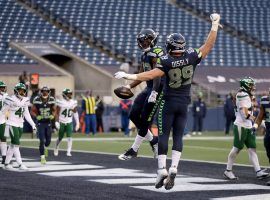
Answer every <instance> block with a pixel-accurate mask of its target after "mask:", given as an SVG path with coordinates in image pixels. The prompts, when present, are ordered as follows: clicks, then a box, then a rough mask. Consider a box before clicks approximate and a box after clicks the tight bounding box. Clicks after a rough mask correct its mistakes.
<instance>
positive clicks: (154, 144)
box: [149, 136, 158, 158]
mask: <svg viewBox="0 0 270 200" xmlns="http://www.w3.org/2000/svg"><path fill="white" fill-rule="evenodd" d="M149 143H150V145H151V148H152V151H153V153H154V158H157V157H158V137H156V136H154V138H153V140H152V141H150V142H149Z"/></svg>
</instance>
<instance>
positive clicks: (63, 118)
mask: <svg viewBox="0 0 270 200" xmlns="http://www.w3.org/2000/svg"><path fill="white" fill-rule="evenodd" d="M77 104H78V103H77V101H76V100H73V99H70V100H69V101H67V100H65V99H61V100H57V101H56V105H57V106H59V107H60V112H59V122H61V123H65V124H67V123H71V122H72V117H73V110H74V108H76V107H77Z"/></svg>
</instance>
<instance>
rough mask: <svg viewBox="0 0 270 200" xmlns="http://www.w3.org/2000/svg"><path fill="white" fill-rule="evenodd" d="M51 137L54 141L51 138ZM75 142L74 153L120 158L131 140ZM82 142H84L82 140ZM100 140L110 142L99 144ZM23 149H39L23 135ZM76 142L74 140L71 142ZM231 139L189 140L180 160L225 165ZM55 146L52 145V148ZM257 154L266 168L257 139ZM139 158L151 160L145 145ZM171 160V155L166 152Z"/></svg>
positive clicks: (243, 156) (211, 135) (215, 135)
mask: <svg viewBox="0 0 270 200" xmlns="http://www.w3.org/2000/svg"><path fill="white" fill-rule="evenodd" d="M54 137H56V136H55V135H54ZM74 138H78V139H80V141H74V142H73V149H74V150H84V151H96V152H109V153H116V154H120V153H123V152H124V151H125V150H127V149H128V148H129V147H130V146H131V145H132V143H133V140H134V137H129V138H126V137H124V136H123V133H102V134H97V135H95V136H92V135H91V136H88V137H87V136H85V135H84V134H78V133H77V134H74ZM84 138H86V139H85V140H84ZM92 138H97V139H99V140H98V141H89V140H91V139H92ZM102 138H105V139H107V138H113V139H112V140H110V141H108V140H107V141H106V140H102ZM23 139H26V140H27V141H22V142H21V144H22V146H28V147H30V146H31V147H38V142H37V141H32V140H31V139H30V134H24V136H23ZM74 140H75V139H74ZM232 140H233V139H232V137H224V135H223V133H222V132H208V133H205V134H204V135H203V136H200V137H199V136H192V137H190V138H185V139H184V150H183V153H182V158H183V159H192V160H204V161H214V162H223V163H226V162H227V156H228V153H229V152H230V149H231V147H232ZM54 145H55V142H52V144H51V146H50V147H51V148H53V147H54ZM169 145H170V146H169V149H171V145H172V141H171V140H170V142H169ZM60 148H66V142H62V144H61V146H60ZM257 154H258V157H259V160H260V164H261V165H262V166H268V165H269V163H268V159H267V157H266V153H265V150H264V147H263V139H262V138H261V137H260V138H258V139H257ZM139 155H145V156H152V155H153V154H152V152H151V148H150V145H149V143H148V142H144V143H143V144H142V146H141V148H140V150H139ZM169 156H170V151H169ZM236 162H237V163H239V164H249V159H248V154H247V151H246V150H243V151H242V152H241V153H240V155H239V156H238V157H237V160H236Z"/></svg>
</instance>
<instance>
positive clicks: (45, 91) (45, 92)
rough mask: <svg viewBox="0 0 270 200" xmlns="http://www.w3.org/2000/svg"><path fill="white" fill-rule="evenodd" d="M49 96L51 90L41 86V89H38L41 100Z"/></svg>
mask: <svg viewBox="0 0 270 200" xmlns="http://www.w3.org/2000/svg"><path fill="white" fill-rule="evenodd" d="M50 94H51V90H50V88H48V87H47V86H43V87H42V88H41V89H40V96H41V97H42V98H43V99H47V98H48V97H49V96H50Z"/></svg>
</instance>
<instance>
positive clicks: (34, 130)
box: [32, 126, 37, 134]
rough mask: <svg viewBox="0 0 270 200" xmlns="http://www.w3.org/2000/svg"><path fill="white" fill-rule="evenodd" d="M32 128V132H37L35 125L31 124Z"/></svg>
mask: <svg viewBox="0 0 270 200" xmlns="http://www.w3.org/2000/svg"><path fill="white" fill-rule="evenodd" d="M32 129H33V133H34V134H37V127H36V126H33V127H32Z"/></svg>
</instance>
